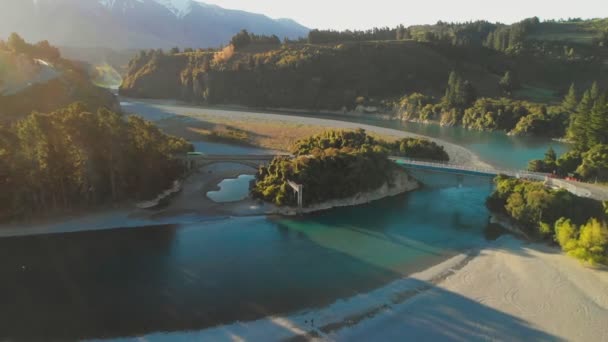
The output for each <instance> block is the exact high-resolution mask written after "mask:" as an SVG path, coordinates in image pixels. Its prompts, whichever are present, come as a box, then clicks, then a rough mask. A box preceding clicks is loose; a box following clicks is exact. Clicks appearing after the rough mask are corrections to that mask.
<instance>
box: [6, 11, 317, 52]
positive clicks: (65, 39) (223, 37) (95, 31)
mask: <svg viewBox="0 0 608 342" xmlns="http://www.w3.org/2000/svg"><path fill="white" fill-rule="evenodd" d="M0 5H1V6H2V8H3V11H1V12H0V37H7V36H8V35H9V34H10V33H11V32H18V33H19V34H20V35H21V36H23V37H24V38H25V39H27V40H30V41H39V40H49V41H50V42H51V43H52V44H54V45H58V46H68V47H105V48H113V49H129V48H130V49H132V48H135V49H147V48H169V47H173V46H179V47H193V48H199V47H202V48H204V47H216V46H219V45H222V44H226V43H227V42H228V41H229V40H230V38H231V37H232V36H233V35H234V34H235V33H237V32H239V31H240V30H242V29H246V30H249V31H251V32H256V33H260V34H266V35H273V34H274V35H277V36H278V37H281V38H283V37H288V38H298V37H301V36H305V35H306V34H307V33H308V31H309V29H308V28H306V27H304V26H302V25H300V24H298V23H297V22H295V21H293V20H292V19H284V18H282V19H271V18H269V17H268V16H266V15H263V14H257V13H250V12H245V11H240V10H231V9H224V8H222V7H219V6H217V5H210V4H206V3H202V2H198V1H194V0H30V1H27V0H26V1H15V0H0Z"/></svg>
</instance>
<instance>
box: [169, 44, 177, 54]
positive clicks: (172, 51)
mask: <svg viewBox="0 0 608 342" xmlns="http://www.w3.org/2000/svg"><path fill="white" fill-rule="evenodd" d="M169 53H170V54H172V55H177V54H178V53H179V48H178V47H177V46H175V47H172V48H171V50H169Z"/></svg>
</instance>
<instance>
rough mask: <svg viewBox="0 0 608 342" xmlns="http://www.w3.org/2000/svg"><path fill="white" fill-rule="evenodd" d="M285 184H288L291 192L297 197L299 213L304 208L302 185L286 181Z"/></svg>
mask: <svg viewBox="0 0 608 342" xmlns="http://www.w3.org/2000/svg"><path fill="white" fill-rule="evenodd" d="M287 184H289V186H290V187H291V188H292V189H293V191H295V193H296V196H298V212H300V213H301V212H302V208H303V207H304V197H303V192H304V185H302V184H297V183H295V182H292V181H287Z"/></svg>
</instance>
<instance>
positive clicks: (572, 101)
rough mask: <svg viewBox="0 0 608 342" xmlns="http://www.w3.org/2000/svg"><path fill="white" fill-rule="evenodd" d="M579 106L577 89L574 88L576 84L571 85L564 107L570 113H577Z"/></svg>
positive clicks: (563, 103)
mask: <svg viewBox="0 0 608 342" xmlns="http://www.w3.org/2000/svg"><path fill="white" fill-rule="evenodd" d="M577 106H578V97H577V95H576V87H574V83H572V84H571V85H570V89H569V90H568V94H566V96H565V97H564V101H563V102H562V107H563V108H564V109H565V110H567V111H568V112H569V113H574V112H575V111H576V107H577Z"/></svg>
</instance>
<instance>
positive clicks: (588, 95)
mask: <svg viewBox="0 0 608 342" xmlns="http://www.w3.org/2000/svg"><path fill="white" fill-rule="evenodd" d="M560 108H561V111H562V112H563V113H565V115H567V116H566V118H567V119H566V120H564V121H565V122H569V126H568V129H567V132H566V137H567V139H568V140H569V141H571V142H572V144H573V148H572V150H571V151H569V152H568V153H566V154H564V155H563V156H561V157H559V158H558V159H556V160H555V162H554V163H549V162H548V161H547V160H533V161H531V162H530V165H529V168H530V169H531V170H535V171H543V172H556V173H557V174H559V175H562V176H565V175H575V176H577V177H578V178H580V179H582V180H587V181H601V182H605V181H608V93H606V92H602V91H601V90H600V88H599V87H598V85H597V83H593V85H592V86H591V88H589V89H588V90H586V91H585V92H584V93H583V95H582V97H581V98H580V100H579V98H578V96H577V92H576V88H575V87H574V85H572V86H571V87H570V89H569V91H568V93H567V94H566V96H565V97H564V100H563V102H562V104H561V106H560Z"/></svg>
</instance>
